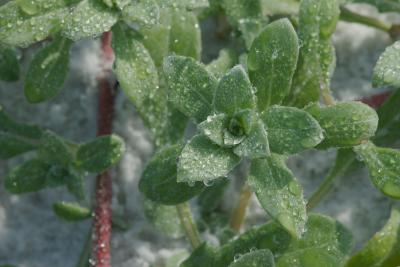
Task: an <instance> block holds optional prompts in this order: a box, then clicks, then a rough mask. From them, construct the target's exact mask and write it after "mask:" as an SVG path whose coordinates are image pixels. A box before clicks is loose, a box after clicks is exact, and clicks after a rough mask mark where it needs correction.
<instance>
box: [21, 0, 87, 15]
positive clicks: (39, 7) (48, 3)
mask: <svg viewBox="0 0 400 267" xmlns="http://www.w3.org/2000/svg"><path fill="white" fill-rule="evenodd" d="M77 2H79V0H16V3H17V4H18V6H19V7H20V8H21V10H22V11H23V12H24V13H26V14H28V15H37V14H43V13H45V12H47V11H51V10H55V9H58V8H63V7H67V6H69V5H71V4H74V3H77Z"/></svg>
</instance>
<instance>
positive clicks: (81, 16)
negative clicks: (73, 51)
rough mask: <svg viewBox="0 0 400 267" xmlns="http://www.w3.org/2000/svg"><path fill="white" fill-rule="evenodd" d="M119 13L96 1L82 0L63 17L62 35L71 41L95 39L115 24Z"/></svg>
mask: <svg viewBox="0 0 400 267" xmlns="http://www.w3.org/2000/svg"><path fill="white" fill-rule="evenodd" d="M118 17H119V13H118V12H117V11H116V10H113V9H111V8H108V7H107V6H106V5H104V4H103V3H101V2H100V1H97V0H83V1H82V2H80V3H79V4H78V5H76V6H75V7H74V8H73V9H72V10H71V11H70V13H69V14H68V15H67V16H65V19H64V23H63V25H62V34H63V35H64V36H66V37H68V38H69V39H71V40H73V41H77V40H80V39H83V38H86V37H95V36H98V35H100V34H102V33H103V32H106V31H109V30H110V29H111V27H112V26H113V25H114V24H115V23H117V21H118Z"/></svg>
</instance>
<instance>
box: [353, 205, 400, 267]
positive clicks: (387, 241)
mask: <svg viewBox="0 0 400 267" xmlns="http://www.w3.org/2000/svg"><path fill="white" fill-rule="evenodd" d="M399 233H400V210H399V209H396V208H393V209H392V212H391V215H390V218H389V220H388V222H387V223H386V224H385V226H384V227H383V228H382V229H381V230H380V231H379V232H377V233H376V234H375V235H374V236H373V237H372V239H370V240H369V241H368V243H367V244H366V245H365V246H364V247H363V248H362V249H361V250H360V251H359V252H357V254H355V255H354V256H352V257H351V259H350V260H349V261H348V262H347V264H346V267H364V266H381V264H382V262H383V261H385V259H386V258H387V257H388V256H389V255H390V253H391V252H395V251H394V249H396V248H395V245H396V242H400V236H399ZM397 252H398V251H397ZM395 253H396V252H395ZM393 266H394V265H393Z"/></svg>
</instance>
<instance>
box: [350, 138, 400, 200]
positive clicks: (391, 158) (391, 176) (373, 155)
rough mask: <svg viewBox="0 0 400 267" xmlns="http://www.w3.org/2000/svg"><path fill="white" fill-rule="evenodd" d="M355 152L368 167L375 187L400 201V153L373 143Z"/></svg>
mask: <svg viewBox="0 0 400 267" xmlns="http://www.w3.org/2000/svg"><path fill="white" fill-rule="evenodd" d="M354 151H355V152H356V153H357V155H358V156H359V157H360V159H361V160H362V161H364V162H365V165H367V167H368V170H369V173H370V177H371V180H372V182H373V183H374V185H375V186H376V187H377V188H378V189H379V190H381V191H382V193H384V194H385V195H387V196H390V197H393V198H397V199H400V151H398V150H395V149H391V148H381V147H376V146H375V145H374V144H373V143H371V142H368V143H366V144H362V145H359V146H357V147H355V148H354Z"/></svg>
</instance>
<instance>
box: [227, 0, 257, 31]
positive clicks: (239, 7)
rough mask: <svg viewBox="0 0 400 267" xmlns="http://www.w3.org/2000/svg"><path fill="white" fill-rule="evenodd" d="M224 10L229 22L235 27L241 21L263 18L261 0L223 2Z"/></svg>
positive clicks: (229, 0) (228, 0) (230, 0)
mask: <svg viewBox="0 0 400 267" xmlns="http://www.w3.org/2000/svg"><path fill="white" fill-rule="evenodd" d="M221 5H222V8H223V9H224V11H225V13H226V15H227V16H228V19H229V22H230V23H231V24H232V25H234V26H235V27H237V26H238V23H239V20H240V19H246V18H256V19H258V18H261V16H262V7H261V1H260V0H221Z"/></svg>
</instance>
